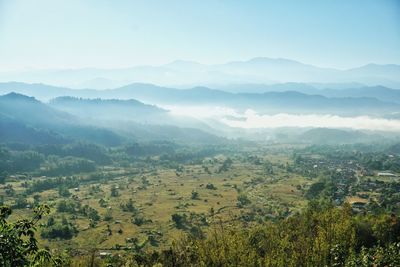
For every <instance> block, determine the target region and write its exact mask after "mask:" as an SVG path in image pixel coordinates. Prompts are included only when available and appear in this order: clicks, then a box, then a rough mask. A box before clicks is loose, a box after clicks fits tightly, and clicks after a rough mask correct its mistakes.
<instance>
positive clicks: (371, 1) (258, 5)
mask: <svg viewBox="0 0 400 267" xmlns="http://www.w3.org/2000/svg"><path fill="white" fill-rule="evenodd" d="M259 56H264V57H271V58H289V59H294V60H298V61H301V62H303V63H308V64H313V65H316V66H322V67H334V68H340V69H345V68H351V67H356V66H360V65H364V64H368V63H371V62H374V63H379V64H387V63H394V64H400V1H398V0H380V1H377V0H335V1H333V0H325V1H317V0H303V1H296V0H291V1H290V0H279V1H268V0H260V1H257V0H246V1H245V0H242V1H239V0H201V1H194V0H187V1H185V0H181V1H177V0H169V1H164V0H159V1H154V0H143V1H135V0H132V1H128V0H126V1H125V0H115V1H111V0H109V1H106V0H64V1H61V0H0V70H1V71H8V70H29V69H52V68H57V69H58V68H84V67H97V68H122V67H130V66H137V65H161V64H165V63H168V62H171V61H174V60H178V59H180V60H192V61H197V62H200V63H204V64H215V63H224V62H228V61H236V60H248V59H250V58H253V57H259Z"/></svg>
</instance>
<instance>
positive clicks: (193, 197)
mask: <svg viewBox="0 0 400 267" xmlns="http://www.w3.org/2000/svg"><path fill="white" fill-rule="evenodd" d="M191 199H199V193H198V192H197V191H192V196H191Z"/></svg>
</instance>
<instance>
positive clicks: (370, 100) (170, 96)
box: [0, 82, 400, 122]
mask: <svg viewBox="0 0 400 267" xmlns="http://www.w3.org/2000/svg"><path fill="white" fill-rule="evenodd" d="M255 86H256V85H255ZM237 88H238V87H235V88H234V90H237ZM246 88H248V87H246V85H243V90H242V91H245V89H246ZM257 88H259V89H260V91H264V92H263V93H233V92H229V91H228V90H229V88H225V89H226V91H222V90H216V89H210V88H207V87H195V88H191V89H186V90H183V89H175V88H168V87H161V86H156V85H152V84H139V83H135V84H130V85H127V86H123V87H119V88H115V89H108V90H95V89H85V90H75V89H69V88H65V87H55V86H49V85H43V84H25V83H15V82H13V83H0V94H7V93H10V92H17V93H20V94H25V95H28V96H33V97H36V98H37V99H40V100H42V101H50V100H51V99H53V98H58V97H63V96H70V97H75V98H87V99H89V98H90V99H92V100H90V101H89V100H86V102H85V103H84V104H85V111H84V112H85V114H79V113H82V112H83V111H82V110H83V109H82V108H78V106H76V105H79V104H82V103H83V99H80V101H77V99H73V98H58V99H55V100H52V101H51V102H50V104H51V105H53V106H56V107H57V108H58V109H60V110H63V111H67V112H70V113H71V114H75V115H87V116H88V115H90V114H91V113H92V114H95V115H97V116H101V114H103V116H106V115H107V116H111V117H112V113H113V112H111V111H114V110H115V108H116V107H115V106H113V103H115V101H114V102H113V101H112V100H110V99H114V100H116V99H118V100H129V101H130V102H129V101H126V102H121V101H119V102H118V109H117V111H118V112H117V114H118V116H120V118H127V116H126V114H128V113H129V114H135V112H134V109H135V107H137V105H138V102H135V100H132V99H136V100H139V101H141V102H144V103H150V104H152V105H159V106H171V105H173V106H221V107H228V108H233V109H235V110H239V111H244V110H247V109H253V110H255V111H257V112H260V113H269V114H274V113H280V112H285V113H301V114H306V113H313V114H315V113H318V114H338V115H346V116H349V115H352V116H353V115H373V116H393V114H397V113H398V112H399V111H400V90H395V89H390V88H386V87H382V86H376V87H359V88H349V89H317V88H315V87H314V86H312V85H309V84H301V83H287V84H277V85H270V86H265V85H260V86H259V87H257ZM96 98H101V99H108V100H107V101H100V100H97V103H96V104H95V105H91V104H93V103H94V102H95V101H96V100H93V99H96ZM72 102H74V108H73V109H74V110H75V111H73V110H71V104H72ZM141 104H143V103H141ZM111 107H112V108H111ZM140 108H141V111H143V112H142V113H141V114H142V115H141V117H140V118H137V120H138V121H141V122H144V121H147V120H149V119H152V120H155V119H156V117H157V116H156V114H155V113H157V115H158V121H164V120H165V116H166V114H165V112H166V111H165V110H164V111H163V110H161V109H160V108H157V107H155V106H151V105H147V106H141V107H140ZM144 108H145V110H144ZM121 109H125V113H121V112H122V110H121ZM105 110H107V112H103V111H105ZM77 112H78V113H77ZM163 113H164V114H163ZM150 115H151V116H150ZM150 117H151V118H150Z"/></svg>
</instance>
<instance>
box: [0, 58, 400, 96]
mask: <svg viewBox="0 0 400 267" xmlns="http://www.w3.org/2000/svg"><path fill="white" fill-rule="evenodd" d="M0 81H2V82H9V81H19V82H28V83H46V84H51V85H57V86H62V87H70V88H80V89H81V88H94V89H109V88H115V87H121V86H123V85H126V84H130V83H152V84H158V85H162V86H173V87H193V86H211V87H217V86H226V85H235V84H243V83H248V82H249V81H251V82H252V83H260V84H275V83H286V82H300V83H361V84H364V85H368V86H376V85H381V86H386V87H391V88H396V89H397V88H400V65H395V64H386V65H381V64H367V65H364V66H360V67H356V68H351V69H345V70H340V69H334V68H322V67H317V66H313V65H309V64H304V63H301V62H298V61H295V60H290V59H283V58H267V57H257V58H253V59H250V60H246V61H234V62H228V63H225V64H214V65H206V64H200V63H197V62H192V61H183V60H178V61H174V62H172V63H169V64H165V65H161V66H136V67H130V68H120V69H98V68H83V69H61V70H34V71H14V72H3V73H0Z"/></svg>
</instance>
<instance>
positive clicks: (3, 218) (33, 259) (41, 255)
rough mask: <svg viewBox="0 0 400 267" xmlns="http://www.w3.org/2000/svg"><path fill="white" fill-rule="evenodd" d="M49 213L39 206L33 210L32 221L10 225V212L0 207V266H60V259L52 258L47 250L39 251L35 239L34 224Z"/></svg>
mask: <svg viewBox="0 0 400 267" xmlns="http://www.w3.org/2000/svg"><path fill="white" fill-rule="evenodd" d="M49 211H50V208H49V207H48V206H46V205H41V206H38V207H36V208H35V209H34V216H33V218H32V219H30V220H28V219H22V220H18V221H16V222H14V223H12V222H8V221H7V218H8V216H10V214H11V213H12V210H11V209H10V208H9V207H5V206H2V207H0V236H1V238H0V266H42V264H45V263H48V264H51V265H53V266H60V265H61V260H60V259H57V258H54V257H52V256H51V254H50V252H49V251H47V250H44V249H39V247H38V245H37V240H36V238H35V230H36V228H35V226H36V224H37V223H38V221H39V220H40V219H41V218H42V216H43V215H45V214H48V213H49Z"/></svg>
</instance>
